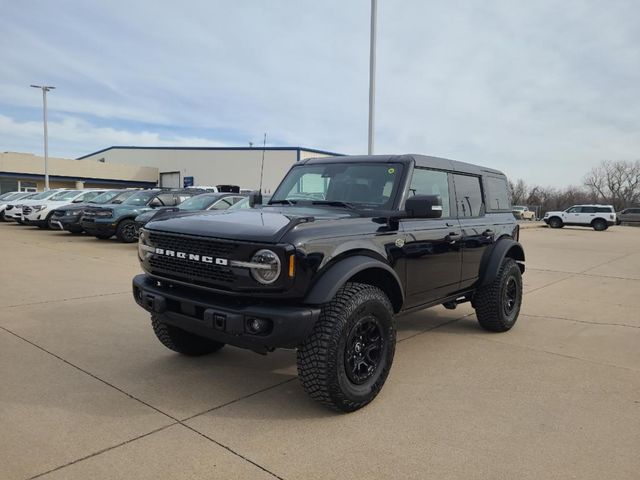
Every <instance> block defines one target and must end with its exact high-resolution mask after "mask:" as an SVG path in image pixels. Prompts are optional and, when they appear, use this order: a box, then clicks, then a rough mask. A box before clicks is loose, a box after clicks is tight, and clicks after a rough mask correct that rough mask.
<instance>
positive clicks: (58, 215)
mask: <svg viewBox="0 0 640 480" xmlns="http://www.w3.org/2000/svg"><path fill="white" fill-rule="evenodd" d="M65 213H66V212H65V211H64V210H55V211H54V212H53V216H54V217H62V216H64V215H65Z"/></svg>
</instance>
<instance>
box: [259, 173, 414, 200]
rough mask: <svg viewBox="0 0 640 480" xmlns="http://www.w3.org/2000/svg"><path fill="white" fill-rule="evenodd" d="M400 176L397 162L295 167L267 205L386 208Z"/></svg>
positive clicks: (396, 188)
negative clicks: (295, 204)
mask: <svg viewBox="0 0 640 480" xmlns="http://www.w3.org/2000/svg"><path fill="white" fill-rule="evenodd" d="M401 176H402V165H401V164H399V163H346V164H344V163H343V164H340V163H324V164H310V165H301V166H296V167H294V168H292V169H291V170H290V171H289V173H288V174H287V176H286V177H285V178H284V180H283V181H282V183H281V184H280V186H279V187H278V189H277V190H276V192H275V193H274V194H273V197H271V201H270V202H269V203H270V204H273V203H284V204H287V203H304V202H309V203H312V204H314V203H315V204H323V203H329V202H333V203H344V204H349V205H352V206H356V207H362V208H366V207H369V208H386V209H388V208H391V206H392V204H393V199H394V197H395V193H396V191H397V190H398V184H399V182H400V177H401ZM338 206H339V205H338Z"/></svg>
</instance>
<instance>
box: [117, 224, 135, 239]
mask: <svg viewBox="0 0 640 480" xmlns="http://www.w3.org/2000/svg"><path fill="white" fill-rule="evenodd" d="M116 237H118V240H120V241H121V242H124V243H133V242H135V241H136V240H137V239H138V237H136V222H134V221H133V220H130V219H126V220H122V221H121V222H120V223H119V224H118V228H117V229H116Z"/></svg>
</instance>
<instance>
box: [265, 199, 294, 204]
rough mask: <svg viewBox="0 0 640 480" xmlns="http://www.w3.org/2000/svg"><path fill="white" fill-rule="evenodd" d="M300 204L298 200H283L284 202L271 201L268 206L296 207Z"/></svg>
mask: <svg viewBox="0 0 640 480" xmlns="http://www.w3.org/2000/svg"><path fill="white" fill-rule="evenodd" d="M296 203H298V201H297V200H287V199H286V198H283V199H282V200H271V201H270V202H269V203H267V205H295V204H296Z"/></svg>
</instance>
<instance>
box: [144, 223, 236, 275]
mask: <svg viewBox="0 0 640 480" xmlns="http://www.w3.org/2000/svg"><path fill="white" fill-rule="evenodd" d="M149 243H150V244H151V245H152V246H153V247H154V248H162V249H163V250H165V251H167V250H169V251H174V252H183V253H185V254H186V256H187V258H177V257H173V256H167V255H160V254H154V255H151V258H149V260H148V261H149V267H151V270H152V272H153V273H155V274H158V275H160V276H163V277H165V278H171V279H174V280H183V281H188V282H190V283H195V284H199V285H205V286H206V285H216V284H217V285H221V284H222V285H224V286H225V287H227V288H231V287H232V286H233V285H234V283H235V282H236V275H235V274H234V271H233V269H231V268H230V267H228V266H225V265H216V264H215V259H216V258H223V259H227V260H228V259H230V258H233V257H234V255H235V256H236V257H238V255H240V252H239V251H238V250H239V248H238V244H237V243H235V242H232V241H229V242H225V241H219V240H213V239H211V240H210V239H206V238H195V237H188V236H176V235H170V234H165V233H156V232H153V233H152V232H150V233H149ZM189 254H193V255H198V256H199V258H202V257H211V258H212V259H214V260H213V262H214V263H205V262H202V261H200V260H189Z"/></svg>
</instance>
